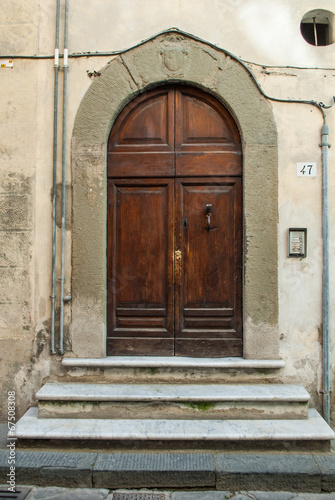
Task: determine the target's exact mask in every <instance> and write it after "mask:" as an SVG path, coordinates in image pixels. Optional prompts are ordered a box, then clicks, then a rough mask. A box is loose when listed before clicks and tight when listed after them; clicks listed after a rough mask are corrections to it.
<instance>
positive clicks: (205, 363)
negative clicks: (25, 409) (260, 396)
mask: <svg viewBox="0 0 335 500" xmlns="http://www.w3.org/2000/svg"><path fill="white" fill-rule="evenodd" d="M62 365H63V367H64V368H65V370H66V375H65V377H66V380H67V381H68V382H74V381H76V380H77V381H78V382H88V383H89V382H94V381H95V379H96V382H97V383H99V382H101V380H102V379H103V381H104V382H110V383H120V382H125V383H135V384H136V383H168V384H169V383H181V384H183V383H185V382H187V383H199V384H203V383H214V384H215V383H233V384H236V383H242V384H244V383H256V384H257V383H262V381H263V380H264V376H265V375H266V377H267V379H268V380H269V379H271V380H272V381H273V383H277V381H278V372H280V370H282V369H283V368H284V367H285V361H284V360H282V359H244V358H239V357H231V358H191V357H186V356H107V357H106V358H66V357H65V358H63V360H62Z"/></svg>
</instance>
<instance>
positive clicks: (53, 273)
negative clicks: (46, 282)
mask: <svg viewBox="0 0 335 500" xmlns="http://www.w3.org/2000/svg"><path fill="white" fill-rule="evenodd" d="M59 17H60V0H57V7H56V39H55V64H54V68H55V82H54V126H53V171H52V172H53V178H52V271H51V295H50V298H51V353H52V354H56V349H55V305H56V304H55V300H56V199H57V115H58V74H59Z"/></svg>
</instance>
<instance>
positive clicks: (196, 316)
mask: <svg viewBox="0 0 335 500" xmlns="http://www.w3.org/2000/svg"><path fill="white" fill-rule="evenodd" d="M241 220H242V185H241V147H240V137H239V134H238V130H237V127H236V125H235V122H234V121H233V119H232V117H231V115H230V114H229V113H228V111H227V110H226V109H225V108H224V107H223V106H222V105H221V104H220V103H218V102H217V101H216V100H215V99H214V98H213V97H212V96H209V95H208V94H205V93H203V92H201V91H199V90H196V89H193V88H186V87H179V86H175V87H162V88H158V89H156V90H154V91H151V92H148V93H146V94H143V95H141V96H139V97H138V98H136V99H135V100H134V101H132V102H131V103H130V104H129V105H128V106H127V107H126V108H125V109H124V110H123V112H122V113H121V114H120V116H119V117H118V119H117V120H116V123H115V124H114V127H113V130H112V133H111V135H110V139H109V146H108V230H107V232H108V244H107V263H108V264H107V265H108V268H107V279H108V283H107V286H108V293H107V296H108V299H107V300H108V303H107V324H108V332H107V353H108V355H151V356H153V355H156V356H173V355H176V356H195V357H221V356H240V355H242V235H241V232H242V222H241Z"/></svg>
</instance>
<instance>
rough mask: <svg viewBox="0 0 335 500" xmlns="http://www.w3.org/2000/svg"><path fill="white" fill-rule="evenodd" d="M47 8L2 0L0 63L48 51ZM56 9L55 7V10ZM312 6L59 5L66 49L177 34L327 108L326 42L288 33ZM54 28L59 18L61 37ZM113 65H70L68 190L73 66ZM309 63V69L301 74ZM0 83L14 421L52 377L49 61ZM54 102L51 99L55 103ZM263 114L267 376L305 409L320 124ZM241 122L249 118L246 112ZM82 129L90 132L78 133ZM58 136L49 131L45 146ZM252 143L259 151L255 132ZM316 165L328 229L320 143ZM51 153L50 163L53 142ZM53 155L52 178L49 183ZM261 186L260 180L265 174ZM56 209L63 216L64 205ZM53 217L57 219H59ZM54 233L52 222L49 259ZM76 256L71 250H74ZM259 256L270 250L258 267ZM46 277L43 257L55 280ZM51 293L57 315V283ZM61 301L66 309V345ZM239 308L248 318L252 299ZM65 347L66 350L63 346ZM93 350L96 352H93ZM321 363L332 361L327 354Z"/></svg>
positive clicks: (78, 90) (316, 285)
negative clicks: (271, 360)
mask: <svg viewBox="0 0 335 500" xmlns="http://www.w3.org/2000/svg"><path fill="white" fill-rule="evenodd" d="M54 3H55V2H53V1H52V0H44V1H43V3H41V5H39V3H38V2H37V1H36V0H25V2H20V1H19V0H11V1H10V0H7V1H6V2H5V3H4V6H3V8H2V17H1V21H0V22H1V24H0V55H2V56H7V55H15V54H17V55H20V54H21V55H22V54H24V55H33V54H38V55H51V56H52V54H53V49H54V32H55V5H54ZM63 7H64V6H63V2H62V12H61V14H62V16H63ZM314 8H323V9H328V10H331V11H332V10H333V11H334V2H333V1H332V0H321V1H320V2H319V3H318V4H317V5H316V4H315V2H314V1H312V0H304V1H302V0H301V1H297V2H292V1H290V0H279V1H276V2H269V1H265V0H264V1H263V0H257V1H254V0H231V1H228V2H227V1H223V0H215V1H213V2H211V8H209V7H208V2H205V1H204V0H191V1H190V0H162V1H161V2H156V0H144V1H142V2H140V5H139V3H138V2H136V1H135V0H127V1H125V0H116V1H114V2H109V3H108V4H106V2H103V1H102V0H97V1H95V2H94V3H92V2H89V1H88V0H83V1H81V2H74V1H72V2H71V0H70V18H69V52H70V54H71V53H73V52H85V51H90V52H95V51H113V50H119V49H127V48H130V47H131V46H133V45H135V44H137V43H139V42H141V40H143V39H146V38H149V37H152V36H153V35H155V34H156V33H158V32H160V31H162V30H166V29H169V28H171V27H173V26H177V27H178V28H180V29H181V30H184V31H186V32H189V33H191V34H192V35H195V36H197V37H200V38H202V39H204V40H206V41H208V42H210V43H212V44H215V45H217V46H219V47H221V48H223V49H225V50H227V51H230V52H232V53H233V54H234V55H235V56H236V57H239V58H242V59H243V60H244V61H249V63H247V64H248V66H249V67H250V69H251V70H252V71H253V72H254V74H255V76H256V79H257V81H258V83H259V84H260V85H261V86H262V88H263V89H264V91H265V92H266V93H267V94H268V95H270V96H273V97H277V98H282V99H287V98H290V99H307V100H310V99H313V100H316V101H323V102H325V103H326V104H328V103H330V100H331V97H332V95H333V94H334V81H335V69H334V66H335V65H334V45H331V46H328V47H314V46H311V45H309V44H307V43H306V42H305V41H304V40H303V38H302V37H301V34H300V29H299V25H300V20H301V18H302V16H303V14H304V13H305V12H307V11H308V10H310V9H314ZM63 25H64V23H63V18H62V23H61V26H62V29H61V37H62V33H63V31H62V30H63ZM61 39H62V38H61ZM61 52H62V50H61ZM117 57H119V56H114V57H113V56H104V57H98V56H91V57H83V58H76V59H75V58H70V61H69V66H70V68H69V74H68V113H67V145H68V146H67V151H66V158H67V167H68V169H67V185H68V186H70V185H71V183H72V172H71V169H70V165H71V161H70V143H71V138H72V134H73V127H74V123H75V117H76V115H77V112H78V109H79V107H80V104H81V102H82V100H83V98H84V96H85V94H86V92H87V90H88V89H89V88H90V86H91V85H92V82H94V85H95V86H96V87H97V86H98V83H95V82H97V81H98V80H99V77H98V76H97V77H96V78H94V76H91V77H90V76H88V73H87V72H93V71H94V70H96V71H98V72H99V71H101V70H102V68H104V67H106V65H107V64H109V63H110V61H111V60H113V59H116V58H117ZM115 62H116V60H115ZM316 67H318V68H322V69H315V68H316ZM0 83H1V89H2V92H1V96H0V105H1V117H0V132H1V134H0V188H1V191H0V238H1V247H0V274H1V278H0V283H1V284H0V287H1V300H0V302H1V303H0V328H1V330H0V352H1V354H0V357H1V364H0V377H1V379H2V380H3V381H4V384H3V389H4V393H3V397H2V399H1V403H2V405H3V406H2V408H3V412H4V411H5V405H6V397H5V393H6V390H12V389H15V390H16V391H17V397H18V403H19V413H23V411H24V410H25V408H26V406H27V405H28V404H29V402H31V401H32V399H33V395H34V393H35V391H36V390H37V389H38V388H39V387H40V386H41V384H42V383H43V380H46V379H47V378H48V377H50V376H52V375H53V373H58V374H59V373H62V372H61V368H60V366H59V359H60V358H59V357H57V356H56V357H53V358H52V359H51V357H50V355H49V350H50V340H49V336H50V299H49V295H50V293H51V228H52V225H51V224H52V221H51V213H52V205H51V189H52V124H53V60H52V59H42V60H27V59H14V68H11V69H7V68H5V69H2V68H1V69H0ZM61 83H62V79H60V84H61ZM137 88H138V86H136V83H135V82H134V81H132V80H131V79H130V80H129V90H130V92H132V91H135V90H136V89H137ZM60 90H61V85H60ZM127 95H129V94H127ZM111 99H113V97H112V96H111ZM125 99H126V96H125ZM61 101H62V99H61V96H60V106H61ZM107 104H108V103H107ZM247 104H248V102H247V99H246V101H245V102H243V101H242V102H241V106H247ZM269 106H270V107H271V109H272V113H273V116H274V122H275V127H276V129H277V132H278V151H279V155H278V162H279V167H278V182H279V183H278V213H279V223H278V232H277V234H278V248H277V256H275V258H276V260H277V259H278V296H279V302H278V304H279V315H278V327H279V332H278V335H279V350H280V356H281V357H282V358H284V359H285V360H286V368H285V369H284V370H283V371H282V372H281V380H282V381H283V382H299V383H303V384H304V385H305V386H306V388H307V389H308V390H309V391H310V392H311V394H312V398H313V403H314V404H315V405H316V406H318V405H319V402H320V401H321V400H320V396H319V393H318V391H319V389H320V387H321V386H320V384H321V326H322V325H321V285H322V280H321V255H322V240H321V161H320V158H321V154H320V148H319V143H320V129H321V126H322V117H321V114H320V112H319V111H318V110H317V109H316V108H315V107H311V106H308V105H303V104H285V103H279V102H271V103H269ZM327 116H328V125H329V133H330V143H333V142H334V140H333V138H334V136H335V118H334V117H335V114H334V109H331V110H329V111H327ZM60 118H61V113H59V119H60ZM255 120H256V121H257V116H256V117H255ZM96 132H97V131H96V130H92V138H94V135H95V134H96ZM60 142H61V130H59V144H60ZM258 142H259V143H260V144H261V142H262V141H261V138H260V139H259V141H258ZM101 147H103V145H102V143H100V144H97V152H98V153H99V154H101V149H99V148H101ZM329 157H330V159H329V166H330V172H329V183H330V193H329V199H330V228H331V233H332V228H334V223H335V206H334V200H335V174H334V168H333V166H334V158H333V152H332V149H330V150H329ZM58 159H59V160H60V146H59V154H58ZM59 160H58V176H57V181H58V182H60V177H61V174H60V161H59ZM298 161H315V162H316V163H317V176H316V177H315V178H311V179H303V178H298V177H297V175H296V162H298ZM100 167H101V165H100ZM100 167H99V165H95V166H94V168H100ZM94 168H93V169H92V168H90V169H89V170H90V175H92V177H91V178H87V177H86V178H85V180H83V184H82V186H83V190H85V189H86V187H87V185H88V183H90V182H94V172H95V171H94ZM76 182H77V183H79V184H80V183H81V182H82V180H81V179H76ZM269 182H270V183H271V179H269ZM69 190H70V188H69ZM89 193H90V192H89ZM89 193H88V196H91V199H90V200H89V199H88V202H89V203H92V204H96V203H98V202H99V203H104V201H103V200H102V199H101V200H96V199H95V200H94V199H93V194H91V195H90V194H89ZM92 193H93V191H92ZM84 194H85V196H86V194H87V193H86V191H85V193H84ZM259 200H260V201H259V205H260V210H266V207H264V206H262V203H261V201H262V196H261V194H260V195H259ZM256 201H257V199H256ZM256 201H255V202H256ZM67 210H68V218H69V220H70V218H71V204H69V205H68V208H67ZM57 221H58V223H59V211H58V218H57ZM288 227H307V229H308V254H307V258H306V259H303V260H299V259H288V258H287V229H288ZM259 231H260V234H261V232H262V231H264V232H266V227H264V228H263V229H262V228H260V230H259ZM58 233H59V228H58V229H57V247H58V248H57V255H58V256H59V255H60V253H59V241H60V239H59V234H58ZM66 236H67V239H66V270H65V271H66V272H65V275H66V284H65V289H66V294H71V292H72V290H71V271H72V253H71V249H72V233H71V226H70V225H69V224H68V225H67V235H66ZM330 245H331V247H330V255H331V269H330V271H331V296H330V304H331V307H330V320H331V323H330V325H331V333H332V335H333V332H334V317H333V314H332V311H333V310H334V305H335V303H334V302H335V299H334V297H335V293H334V292H335V285H334V279H333V277H334V276H335V260H334V258H333V255H335V252H334V238H333V237H332V234H331V241H330ZM82 251H85V246H84V245H83V247H82ZM273 257H274V256H273V255H272V251H271V255H270V253H269V259H272V258H273ZM254 270H255V268H254ZM59 275H60V273H59V258H57V277H58V276H59ZM95 279H96V276H94V275H92V280H95ZM264 279H266V277H265V278H264ZM102 289H103V283H102V284H101V290H102ZM56 294H57V311H58V308H59V283H57V290H56ZM264 300H267V297H264ZM71 307H72V306H71V305H67V306H66V315H65V323H66V339H67V340H68V329H69V326H70V324H71ZM253 307H254V308H255V309H256V308H257V307H258V308H259V309H260V310H261V308H262V302H261V300H258V304H255V305H254V306H253ZM256 323H257V322H256ZM83 341H85V339H83ZM69 342H71V338H69ZM67 345H70V344H68V342H67ZM333 345H334V339H333V337H332V346H333ZM99 349H100V350H101V346H99ZM332 352H333V351H332ZM331 360H332V362H334V361H335V355H334V354H332V357H331ZM3 415H4V413H3Z"/></svg>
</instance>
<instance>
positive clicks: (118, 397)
mask: <svg viewBox="0 0 335 500" xmlns="http://www.w3.org/2000/svg"><path fill="white" fill-rule="evenodd" d="M36 398H37V399H38V400H42V401H59V400H61V401H270V402H277V401H294V402H295V401H298V402H306V403H307V402H308V401H309V399H310V396H309V394H308V392H307V391H306V389H304V387H302V386H301V385H287V384H102V383H100V384H83V383H65V384H62V383H59V382H54V383H50V382H49V383H47V384H45V385H44V386H43V387H42V388H41V389H40V390H39V391H38V392H37V394H36Z"/></svg>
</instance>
